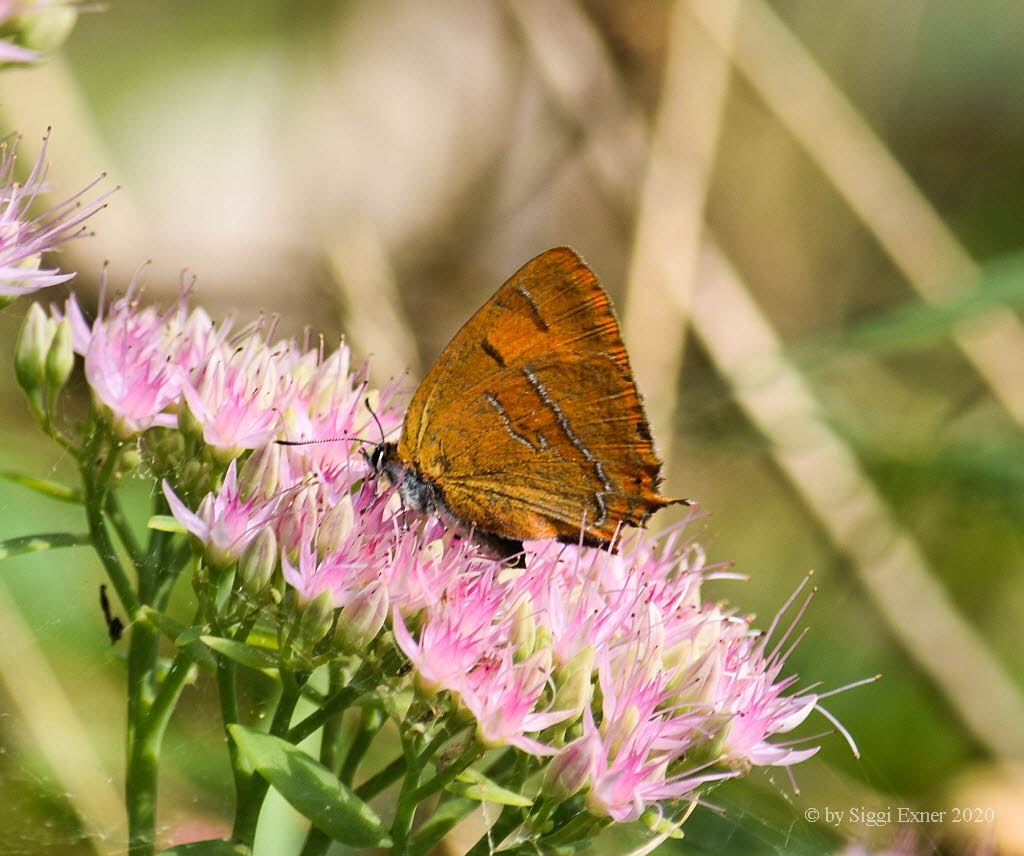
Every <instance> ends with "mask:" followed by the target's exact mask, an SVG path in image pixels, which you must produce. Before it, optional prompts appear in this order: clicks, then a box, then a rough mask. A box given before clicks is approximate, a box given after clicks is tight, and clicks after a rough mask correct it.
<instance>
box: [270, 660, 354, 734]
mask: <svg viewBox="0 0 1024 856" xmlns="http://www.w3.org/2000/svg"><path fill="white" fill-rule="evenodd" d="M373 671H374V670H373V668H372V667H371V666H370V665H369V664H367V663H363V664H362V665H361V666H360V667H359V670H358V671H357V672H356V673H355V675H354V676H353V677H352V680H351V681H350V682H349V684H348V686H347V687H343V688H342V689H340V690H338V692H336V693H335V694H334V695H333V696H331V697H330V698H329V699H327V701H325V702H324V703H323V706H322V707H321V708H320V709H319V710H317V711H314V712H313V713H311V714H310V715H309V716H307V717H306V718H305V719H303V720H302V721H301V722H299V723H297V724H296V725H295V726H293V727H292V729H291V730H290V731H289V732H288V736H287V740H288V742H289V743H301V742H302V741H303V740H305V739H306V738H307V737H309V735H310V734H315V733H316V731H317V729H319V728H321V727H322V726H323V725H324V724H325V723H326V722H327V721H328V720H329V719H330V718H331V717H332V716H334V715H335V714H337V713H341V712H343V711H344V710H346V709H347V708H349V707H351V706H352V705H353V704H354V703H355V702H356V700H357V699H358V698H359V697H360V696H361V695H364V694H365V693H367V692H368V691H369V690H370V689H372V685H371V683H370V682H369V680H368V679H369V677H370V676H371V675H372V674H373Z"/></svg>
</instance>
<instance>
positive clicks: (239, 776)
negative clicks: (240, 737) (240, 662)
mask: <svg viewBox="0 0 1024 856" xmlns="http://www.w3.org/2000/svg"><path fill="white" fill-rule="evenodd" d="M235 674H236V669H235V662H234V660H229V659H228V658H227V657H225V656H224V655H222V654H218V655H217V695H218V697H219V698H220V717H221V724H222V725H223V728H224V737H225V740H226V742H227V745H228V759H229V761H230V762H231V775H232V778H233V779H234V782H235V815H236V818H237V815H238V812H239V808H240V806H241V805H242V801H243V797H244V794H245V793H246V791H247V789H248V788H249V783H250V781H251V779H252V777H253V775H254V773H253V772H252V771H251V770H250V769H249V768H248V766H247V765H246V764H245V763H244V762H243V760H242V756H241V753H240V752H239V749H238V746H237V744H236V743H235V741H234V740H232V739H231V735H230V734H229V733H228V726H229V725H231V724H232V723H235V722H240V721H241V720H240V718H239V714H238V691H237V685H236V683H235Z"/></svg>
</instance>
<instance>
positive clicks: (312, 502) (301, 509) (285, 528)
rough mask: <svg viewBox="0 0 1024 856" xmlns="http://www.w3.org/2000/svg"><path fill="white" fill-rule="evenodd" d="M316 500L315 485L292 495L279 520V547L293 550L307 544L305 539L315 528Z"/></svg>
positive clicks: (316, 490)
mask: <svg viewBox="0 0 1024 856" xmlns="http://www.w3.org/2000/svg"><path fill="white" fill-rule="evenodd" d="M318 498H319V486H318V485H316V484H307V485H305V486H304V487H302V488H300V489H299V491H298V493H295V494H293V496H292V501H291V502H290V503H288V508H287V510H286V511H285V513H284V516H283V517H282V519H281V524H280V528H279V532H280V534H281V546H283V547H285V548H286V549H288V550H295V549H297V548H298V547H299V545H300V544H305V543H309V542H308V540H307V539H308V538H309V537H310V536H311V535H312V533H313V532H315V531H316V528H317V518H318V516H319V515H318Z"/></svg>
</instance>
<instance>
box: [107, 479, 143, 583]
mask: <svg viewBox="0 0 1024 856" xmlns="http://www.w3.org/2000/svg"><path fill="white" fill-rule="evenodd" d="M106 513H107V519H108V520H109V521H110V523H111V525H112V526H113V527H114V531H115V532H116V533H117V537H118V538H120V539H121V543H122V544H123V545H124V549H125V550H126V551H127V553H128V557H129V558H130V559H131V560H132V563H133V564H134V565H135V566H136V567H139V566H140V565H142V563H143V561H144V560H145V557H144V555H143V553H142V547H141V546H140V545H139V542H138V539H137V538H136V537H135V533H134V532H132V528H131V525H130V524H129V523H128V519H127V518H126V517H125V516H124V511H123V510H122V509H121V503H120V502H119V501H118V498H117V495H116V494H115V493H113V492H112V491H111V492H109V493H108V494H107V500H106Z"/></svg>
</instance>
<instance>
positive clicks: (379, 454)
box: [366, 444, 384, 473]
mask: <svg viewBox="0 0 1024 856" xmlns="http://www.w3.org/2000/svg"><path fill="white" fill-rule="evenodd" d="M366 462H367V463H368V464H369V465H370V468H371V469H372V470H373V471H374V472H376V473H379V472H380V471H381V468H382V467H383V464H384V445H383V444H381V445H380V446H374V447H373V451H372V452H370V454H369V455H367V456H366Z"/></svg>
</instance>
